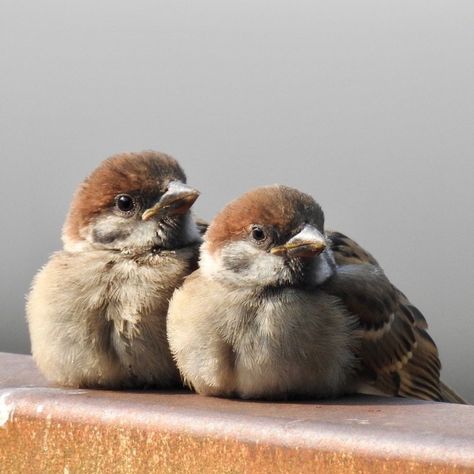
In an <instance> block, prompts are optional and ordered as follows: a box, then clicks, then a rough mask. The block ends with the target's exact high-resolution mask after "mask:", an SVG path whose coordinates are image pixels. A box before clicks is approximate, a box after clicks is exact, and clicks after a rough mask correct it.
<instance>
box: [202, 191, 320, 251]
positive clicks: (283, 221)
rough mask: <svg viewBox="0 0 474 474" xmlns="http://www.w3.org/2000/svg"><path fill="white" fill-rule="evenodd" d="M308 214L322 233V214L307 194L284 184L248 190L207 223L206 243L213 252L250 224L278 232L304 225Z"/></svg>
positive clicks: (239, 235) (235, 238) (241, 232)
mask: <svg viewBox="0 0 474 474" xmlns="http://www.w3.org/2000/svg"><path fill="white" fill-rule="evenodd" d="M309 215H311V216H313V222H314V216H317V217H316V219H317V220H316V222H315V224H316V225H317V226H318V228H319V229H320V230H321V231H322V230H323V228H324V214H323V211H322V209H321V207H320V206H319V205H318V204H317V203H316V202H315V201H314V199H313V198H312V197H311V196H309V195H308V194H304V193H302V192H300V191H298V190H296V189H293V188H289V187H287V186H283V185H273V186H264V187H260V188H256V189H253V190H251V191H248V192H247V193H245V194H244V195H242V196H241V197H239V198H237V199H235V200H234V201H232V202H230V203H229V204H228V205H227V206H226V207H224V209H222V211H221V212H219V214H217V216H216V217H215V218H214V220H213V221H212V223H211V224H210V226H209V228H208V230H207V233H206V235H205V240H206V242H207V243H208V250H209V251H210V252H211V253H214V252H215V251H216V250H217V249H219V248H220V247H222V246H223V244H224V243H225V242H228V241H230V240H238V239H240V238H241V237H242V236H243V235H244V234H245V233H246V232H247V231H248V229H249V227H250V226H251V225H252V224H259V225H264V226H265V225H268V226H270V225H271V226H274V227H276V228H277V230H278V231H279V232H281V233H285V232H288V231H290V230H291V229H293V228H294V227H295V226H297V225H298V224H300V223H302V222H304V221H305V220H306V219H305V218H307V217H308V216H309Z"/></svg>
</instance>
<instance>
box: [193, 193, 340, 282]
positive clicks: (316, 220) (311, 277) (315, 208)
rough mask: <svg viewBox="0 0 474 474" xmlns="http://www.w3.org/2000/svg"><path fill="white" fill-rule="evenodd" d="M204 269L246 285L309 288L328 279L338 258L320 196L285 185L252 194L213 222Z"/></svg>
mask: <svg viewBox="0 0 474 474" xmlns="http://www.w3.org/2000/svg"><path fill="white" fill-rule="evenodd" d="M200 266H201V269H202V272H203V273H204V274H205V275H207V276H212V277H213V278H217V279H220V280H225V281H227V282H229V283H233V284H236V285H243V286H301V285H303V286H305V285H309V286H311V285H317V284H321V283H322V282H323V281H325V280H326V279H327V278H328V277H329V276H330V275H331V274H332V273H333V269H334V259H333V257H332V254H331V251H330V250H329V249H328V246H327V241H326V238H325V235H324V214H323V211H322V209H321V207H320V206H319V205H318V204H317V203H316V202H315V201H314V199H313V198H312V197H311V196H309V195H307V194H304V193H302V192H300V191H298V190H296V189H292V188H289V187H286V186H282V185H274V186H266V187H261V188H257V189H254V190H252V191H249V192H247V193H246V194H244V195H243V196H241V197H240V198H238V199H236V200H235V201H233V202H231V203H230V204H228V205H227V206H226V207H225V208H224V209H223V210H222V211H221V212H220V213H219V214H218V215H217V216H216V217H215V219H214V220H213V222H212V223H211V224H210V226H209V228H208V230H207V232H206V234H205V236H204V244H203V246H202V248H201V258H200Z"/></svg>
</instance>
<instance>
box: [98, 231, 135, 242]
mask: <svg viewBox="0 0 474 474" xmlns="http://www.w3.org/2000/svg"><path fill="white" fill-rule="evenodd" d="M129 235H130V233H129V232H126V231H123V230H114V231H112V232H107V233H102V232H99V231H98V230H97V229H94V230H93V231H92V239H93V240H94V242H97V243H98V244H110V243H112V242H114V241H116V240H119V239H125V238H126V237H128V236H129Z"/></svg>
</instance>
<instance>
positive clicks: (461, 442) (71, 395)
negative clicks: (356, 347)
mask: <svg viewBox="0 0 474 474" xmlns="http://www.w3.org/2000/svg"><path fill="white" fill-rule="evenodd" d="M95 393H100V394H101V397H98V398H96V397H95V396H94V395H95ZM107 393H115V392H106V391H100V392H94V391H90V390H68V389H62V388H54V387H17V388H9V389H5V390H0V401H1V402H0V426H2V427H3V428H5V427H6V425H8V424H9V423H15V421H17V420H21V419H24V418H25V417H26V418H29V419H35V418H36V419H38V420H44V419H45V418H46V419H47V420H48V423H53V422H59V421H62V422H65V423H66V422H68V423H76V424H79V425H81V424H97V425H99V426H103V428H104V429H108V428H107V426H108V427H109V428H112V427H113V428H115V429H119V428H123V429H133V430H139V431H144V432H163V433H174V434H180V435H187V436H192V437H196V438H213V439H216V440H219V439H221V440H232V441H239V442H242V443H255V444H266V445H273V446H278V447H285V448H289V449H311V450H315V451H318V452H328V453H334V452H336V453H337V452H339V453H340V455H341V456H344V455H350V456H361V457H364V458H372V459H374V460H375V459H384V460H385V461H387V460H389V459H393V460H406V461H407V460H413V461H415V462H417V463H423V462H426V463H431V464H441V465H443V464H444V465H451V466H453V465H456V466H459V467H461V466H463V467H473V468H474V446H473V445H472V440H466V439H464V438H462V437H456V436H446V435H445V434H443V433H442V432H440V433H433V432H427V433H426V434H425V435H423V434H422V435H420V433H419V432H415V433H413V434H412V433H409V432H403V433H402V432H400V433H393V432H387V431H386V430H384V429H383V428H381V427H377V426H373V427H372V429H371V430H370V431H367V429H365V430H364V431H361V430H360V429H359V427H360V425H367V424H369V423H368V422H367V420H365V419H364V418H357V416H356V415H357V412H356V411H357V407H355V412H354V418H352V419H349V420H352V421H353V422H354V423H353V425H352V426H347V425H339V424H338V423H337V420H336V422H335V423H328V422H317V423H315V422H314V421H308V420H306V419H305V418H304V417H303V418H296V419H293V420H291V421H285V420H283V419H277V418H274V417H269V416H254V415H248V414H245V413H241V414H235V413H222V412H213V411H212V410H202V409H196V408H193V407H190V408H183V407H178V408H173V407H170V406H169V404H162V403H159V401H158V402H157V403H156V404H154V405H152V406H151V408H150V405H145V406H144V405H140V404H139V403H138V404H137V405H136V406H134V407H133V410H130V403H129V402H121V401H120V399H114V400H113V403H110V400H108V399H107V398H106V395H107ZM189 396H197V395H189ZM137 398H138V397H137ZM240 403H243V408H245V402H240ZM419 403H420V405H421V406H423V405H424V404H425V403H424V402H419ZM427 404H430V403H429V402H427ZM448 407H449V405H446V408H448ZM453 407H454V406H453ZM459 409H460V410H463V409H466V410H471V409H472V407H463V406H456V410H459ZM346 421H347V419H346ZM414 423H416V420H414Z"/></svg>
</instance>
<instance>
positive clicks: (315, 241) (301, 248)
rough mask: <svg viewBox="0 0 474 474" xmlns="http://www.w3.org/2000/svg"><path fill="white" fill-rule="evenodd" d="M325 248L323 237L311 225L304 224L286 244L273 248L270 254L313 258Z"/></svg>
mask: <svg viewBox="0 0 474 474" xmlns="http://www.w3.org/2000/svg"><path fill="white" fill-rule="evenodd" d="M326 246H327V244H326V239H325V238H324V235H323V234H321V232H319V230H318V229H316V228H315V227H313V226H312V225H309V224H306V225H305V226H304V227H303V229H302V230H301V231H300V232H299V233H298V234H296V235H295V236H293V237H292V238H291V239H290V240H288V242H286V243H284V244H283V245H279V246H278V247H273V248H272V249H271V253H272V254H274V255H285V256H288V257H315V256H316V255H319V254H320V253H321V252H323V251H324V249H325V248H326Z"/></svg>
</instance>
